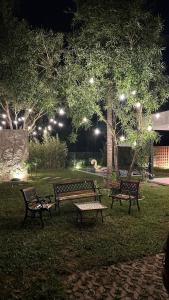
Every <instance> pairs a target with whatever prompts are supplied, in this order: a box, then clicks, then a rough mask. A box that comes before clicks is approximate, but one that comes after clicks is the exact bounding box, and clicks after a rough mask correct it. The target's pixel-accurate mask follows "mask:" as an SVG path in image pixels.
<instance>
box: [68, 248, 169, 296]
mask: <svg viewBox="0 0 169 300" xmlns="http://www.w3.org/2000/svg"><path fill="white" fill-rule="evenodd" d="M162 262H163V254H159V255H156V256H151V257H145V258H143V259H138V260H135V261H130V262H125V263H120V264H117V265H111V266H108V267H101V268H100V269H93V270H90V271H85V272H78V271H77V272H75V273H73V274H71V275H69V276H68V277H67V278H65V280H64V286H65V289H66V292H67V295H68V299H70V300H76V299H79V300H112V299H113V300H169V296H168V294H167V293H166V290H165V288H164V286H163V282H162V275H161V274H162Z"/></svg>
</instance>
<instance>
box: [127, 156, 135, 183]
mask: <svg viewBox="0 0 169 300" xmlns="http://www.w3.org/2000/svg"><path fill="white" fill-rule="evenodd" d="M136 157H137V151H136V150H134V154H133V157H132V162H131V164H130V168H129V170H128V174H127V178H128V179H131V173H132V171H133V167H134V164H135V161H136Z"/></svg>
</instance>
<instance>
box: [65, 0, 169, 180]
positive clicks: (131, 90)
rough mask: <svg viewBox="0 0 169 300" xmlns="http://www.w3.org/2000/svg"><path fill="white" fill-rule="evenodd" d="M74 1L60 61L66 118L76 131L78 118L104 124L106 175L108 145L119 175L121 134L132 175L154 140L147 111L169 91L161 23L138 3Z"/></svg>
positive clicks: (157, 104) (80, 122)
mask: <svg viewBox="0 0 169 300" xmlns="http://www.w3.org/2000/svg"><path fill="white" fill-rule="evenodd" d="M76 3H77V12H76V15H75V24H74V28H75V31H74V33H73V34H72V35H71V37H70V38H69V48H68V51H67V56H66V59H65V78H66V83H67V84H66V98H67V105H68V107H69V110H70V116H71V117H72V122H73V125H74V127H75V129H76V130H77V129H78V128H79V127H80V126H82V125H85V124H84V122H83V117H86V118H88V119H91V118H92V116H93V115H94V114H96V115H97V116H99V118H100V120H101V121H103V122H105V124H106V125H107V167H108V172H109V175H110V176H111V173H112V149H114V166H115V170H116V173H117V175H118V156H117V152H118V151H117V147H118V144H119V137H120V136H121V135H124V136H125V140H126V141H127V144H130V145H131V146H132V147H133V149H134V151H133V160H132V164H131V167H130V173H131V170H132V168H133V166H134V162H135V160H136V157H137V155H138V153H139V151H141V149H142V148H144V146H145V145H146V144H147V142H148V141H149V140H150V139H151V140H154V139H155V138H156V134H155V133H154V132H152V131H151V127H150V126H151V114H152V113H153V112H155V111H156V110H157V109H158V108H159V107H160V106H161V104H162V103H163V102H164V101H165V99H166V98H167V97H168V95H169V90H168V77H167V76H166V75H165V68H164V64H163V62H162V50H163V48H162V44H161V31H162V24H161V21H160V19H159V18H158V17H156V16H153V15H152V14H151V13H150V12H148V11H146V10H145V8H144V6H143V3H142V2H141V1H128V0H126V1H111V0H105V1H104V2H103V1H95V0H92V1H85V3H84V1H81V0H78V1H76ZM106 111H107V117H106ZM121 140H124V137H123V139H122V138H121ZM112 141H113V146H112Z"/></svg>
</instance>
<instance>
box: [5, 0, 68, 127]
mask: <svg viewBox="0 0 169 300" xmlns="http://www.w3.org/2000/svg"><path fill="white" fill-rule="evenodd" d="M7 3H8V2H7V1H1V7H0V8H1V10H0V11H1V13H0V70H1V76H0V106H1V111H0V112H1V113H4V114H6V116H7V117H6V122H7V125H6V127H7V128H10V129H14V128H23V129H29V131H32V130H33V128H34V126H35V123H36V121H37V120H38V119H39V118H41V117H42V116H43V115H44V114H45V113H47V112H50V111H51V110H54V108H55V106H56V105H57V84H58V82H57V80H58V78H59V70H60V64H61V55H62V52H63V50H62V47H63V35H62V34H53V33H52V32H49V33H46V32H44V31H42V30H40V31H35V30H30V29H29V28H28V26H27V24H26V23H25V22H24V21H18V20H17V19H16V18H14V17H13V15H12V10H11V7H10V5H7ZM18 119H19V120H20V121H18Z"/></svg>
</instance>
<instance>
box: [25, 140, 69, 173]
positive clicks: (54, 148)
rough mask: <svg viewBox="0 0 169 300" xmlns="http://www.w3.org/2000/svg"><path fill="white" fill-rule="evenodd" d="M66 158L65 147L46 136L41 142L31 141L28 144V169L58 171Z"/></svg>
mask: <svg viewBox="0 0 169 300" xmlns="http://www.w3.org/2000/svg"><path fill="white" fill-rule="evenodd" d="M66 157H67V146H66V143H65V142H61V141H60V140H59V139H58V138H57V139H56V138H54V137H50V136H46V137H44V139H43V142H42V143H40V142H39V141H31V142H30V144H29V161H28V165H29V167H30V169H32V168H34V169H35V170H36V169H37V168H46V169H58V168H64V167H65V164H66Z"/></svg>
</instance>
